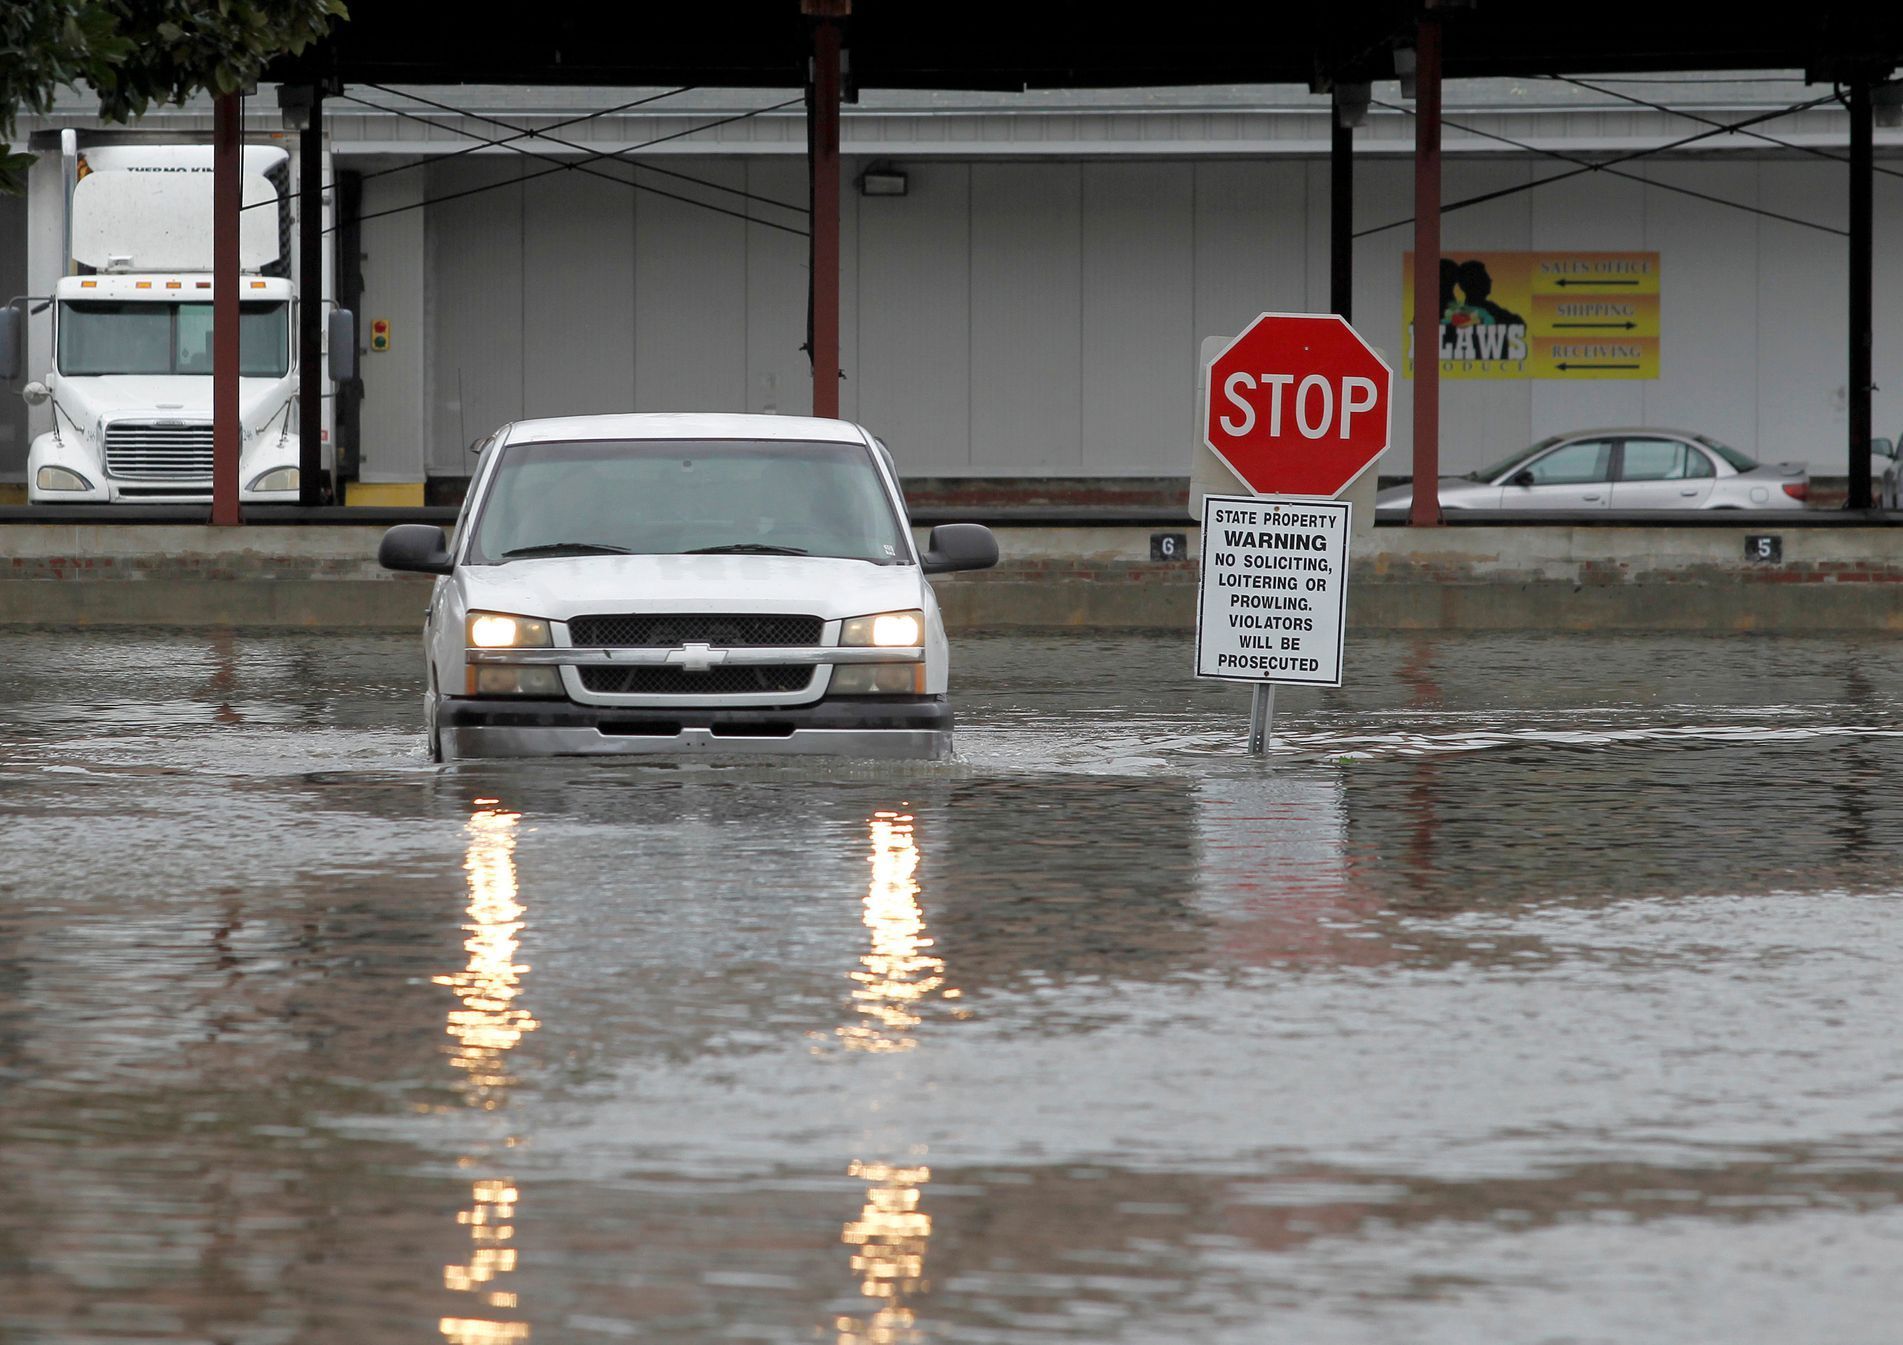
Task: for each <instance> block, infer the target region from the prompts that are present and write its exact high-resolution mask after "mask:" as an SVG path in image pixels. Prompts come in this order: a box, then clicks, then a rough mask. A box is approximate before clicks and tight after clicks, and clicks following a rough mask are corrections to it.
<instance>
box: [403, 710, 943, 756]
mask: <svg viewBox="0 0 1903 1345" xmlns="http://www.w3.org/2000/svg"><path fill="white" fill-rule="evenodd" d="M436 732H437V736H438V738H439V740H440V741H441V744H442V749H443V757H444V759H445V760H448V761H454V760H461V759H468V758H472V757H549V756H681V757H709V756H749V757H751V756H836V757H878V758H883V759H886V760H911V761H936V760H939V759H941V758H944V757H948V756H950V755H951V738H952V711H951V702H950V701H948V700H946V699H945V697H943V696H867V697H863V698H862V697H851V698H843V697H842V698H836V699H833V700H824V701H820V702H818V703H817V704H813V705H795V706H760V707H748V708H744V709H731V710H709V709H695V708H690V707H685V706H684V707H681V708H679V709H675V708H672V707H666V708H654V709H648V708H633V707H628V708H622V707H619V706H616V707H609V706H597V705H576V704H574V703H572V702H568V701H514V702H509V701H503V700H478V699H475V698H473V697H462V696H446V697H444V698H443V699H442V700H441V701H440V702H439V703H438V705H437V710H436Z"/></svg>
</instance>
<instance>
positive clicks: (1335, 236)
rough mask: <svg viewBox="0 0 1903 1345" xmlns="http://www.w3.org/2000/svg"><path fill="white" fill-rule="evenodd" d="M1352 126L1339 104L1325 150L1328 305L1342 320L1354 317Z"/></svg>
mask: <svg viewBox="0 0 1903 1345" xmlns="http://www.w3.org/2000/svg"><path fill="white" fill-rule="evenodd" d="M1354 298H1355V129H1354V127H1352V126H1344V125H1342V121H1341V113H1340V109H1339V106H1337V108H1336V113H1335V117H1334V136H1333V138H1332V139H1331V140H1330V141H1329V153H1328V306H1329V308H1330V309H1331V310H1332V311H1334V312H1336V313H1339V314H1341V319H1342V321H1343V322H1353V321H1354V320H1355V315H1354V312H1353V309H1354Z"/></svg>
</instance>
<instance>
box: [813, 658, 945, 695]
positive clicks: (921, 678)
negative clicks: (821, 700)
mask: <svg viewBox="0 0 1903 1345" xmlns="http://www.w3.org/2000/svg"><path fill="white" fill-rule="evenodd" d="M826 694H827V695H829V696H922V695H924V694H925V665H924V664H923V663H842V664H839V665H838V666H837V667H835V668H834V669H833V680H832V681H831V682H829V683H827V684H826Z"/></svg>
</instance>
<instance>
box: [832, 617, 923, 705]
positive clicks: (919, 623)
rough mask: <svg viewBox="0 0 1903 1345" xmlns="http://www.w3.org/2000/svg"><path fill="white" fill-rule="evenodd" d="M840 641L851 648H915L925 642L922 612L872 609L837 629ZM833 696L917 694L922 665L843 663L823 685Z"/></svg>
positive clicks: (921, 679) (912, 663)
mask: <svg viewBox="0 0 1903 1345" xmlns="http://www.w3.org/2000/svg"><path fill="white" fill-rule="evenodd" d="M839 643H840V644H842V645H847V646H851V647H854V648H860V649H864V648H867V647H871V648H877V649H917V648H918V647H919V646H920V645H922V644H924V643H925V613H923V612H921V611H919V610H918V609H917V608H912V609H910V610H908V611H904V612H874V613H873V614H872V615H870V616H856V617H853V618H851V619H850V620H848V621H847V622H846V623H845V624H844V625H842V626H841V627H840V628H839ZM826 691H827V694H829V695H833V696H918V695H923V694H924V692H925V665H924V664H923V663H919V662H907V663H842V664H839V665H838V666H836V667H835V668H834V669H833V676H832V680H831V681H830V682H828V683H827V684H826Z"/></svg>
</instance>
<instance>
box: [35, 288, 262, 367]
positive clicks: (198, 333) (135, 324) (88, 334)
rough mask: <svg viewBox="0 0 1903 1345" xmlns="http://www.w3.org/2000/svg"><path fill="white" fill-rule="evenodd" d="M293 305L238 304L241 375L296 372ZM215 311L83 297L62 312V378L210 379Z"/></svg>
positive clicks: (196, 306) (199, 305) (199, 306)
mask: <svg viewBox="0 0 1903 1345" xmlns="http://www.w3.org/2000/svg"><path fill="white" fill-rule="evenodd" d="M289 309H290V305H289V304H287V303H285V302H283V301H282V300H279V301H277V302H274V303H246V304H240V305H239V306H238V372H239V373H240V374H242V375H244V376H245V377H247V378H282V377H283V376H284V375H285V374H287V373H289V372H290V370H291V325H290V321H289ZM211 359H212V354H211V305H210V304H209V303H190V304H172V303H154V302H149V301H142V300H113V299H76V300H72V301H69V302H67V303H63V304H61V305H60V306H59V371H60V372H61V373H62V374H67V375H76V374H209V373H210V372H211Z"/></svg>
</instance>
